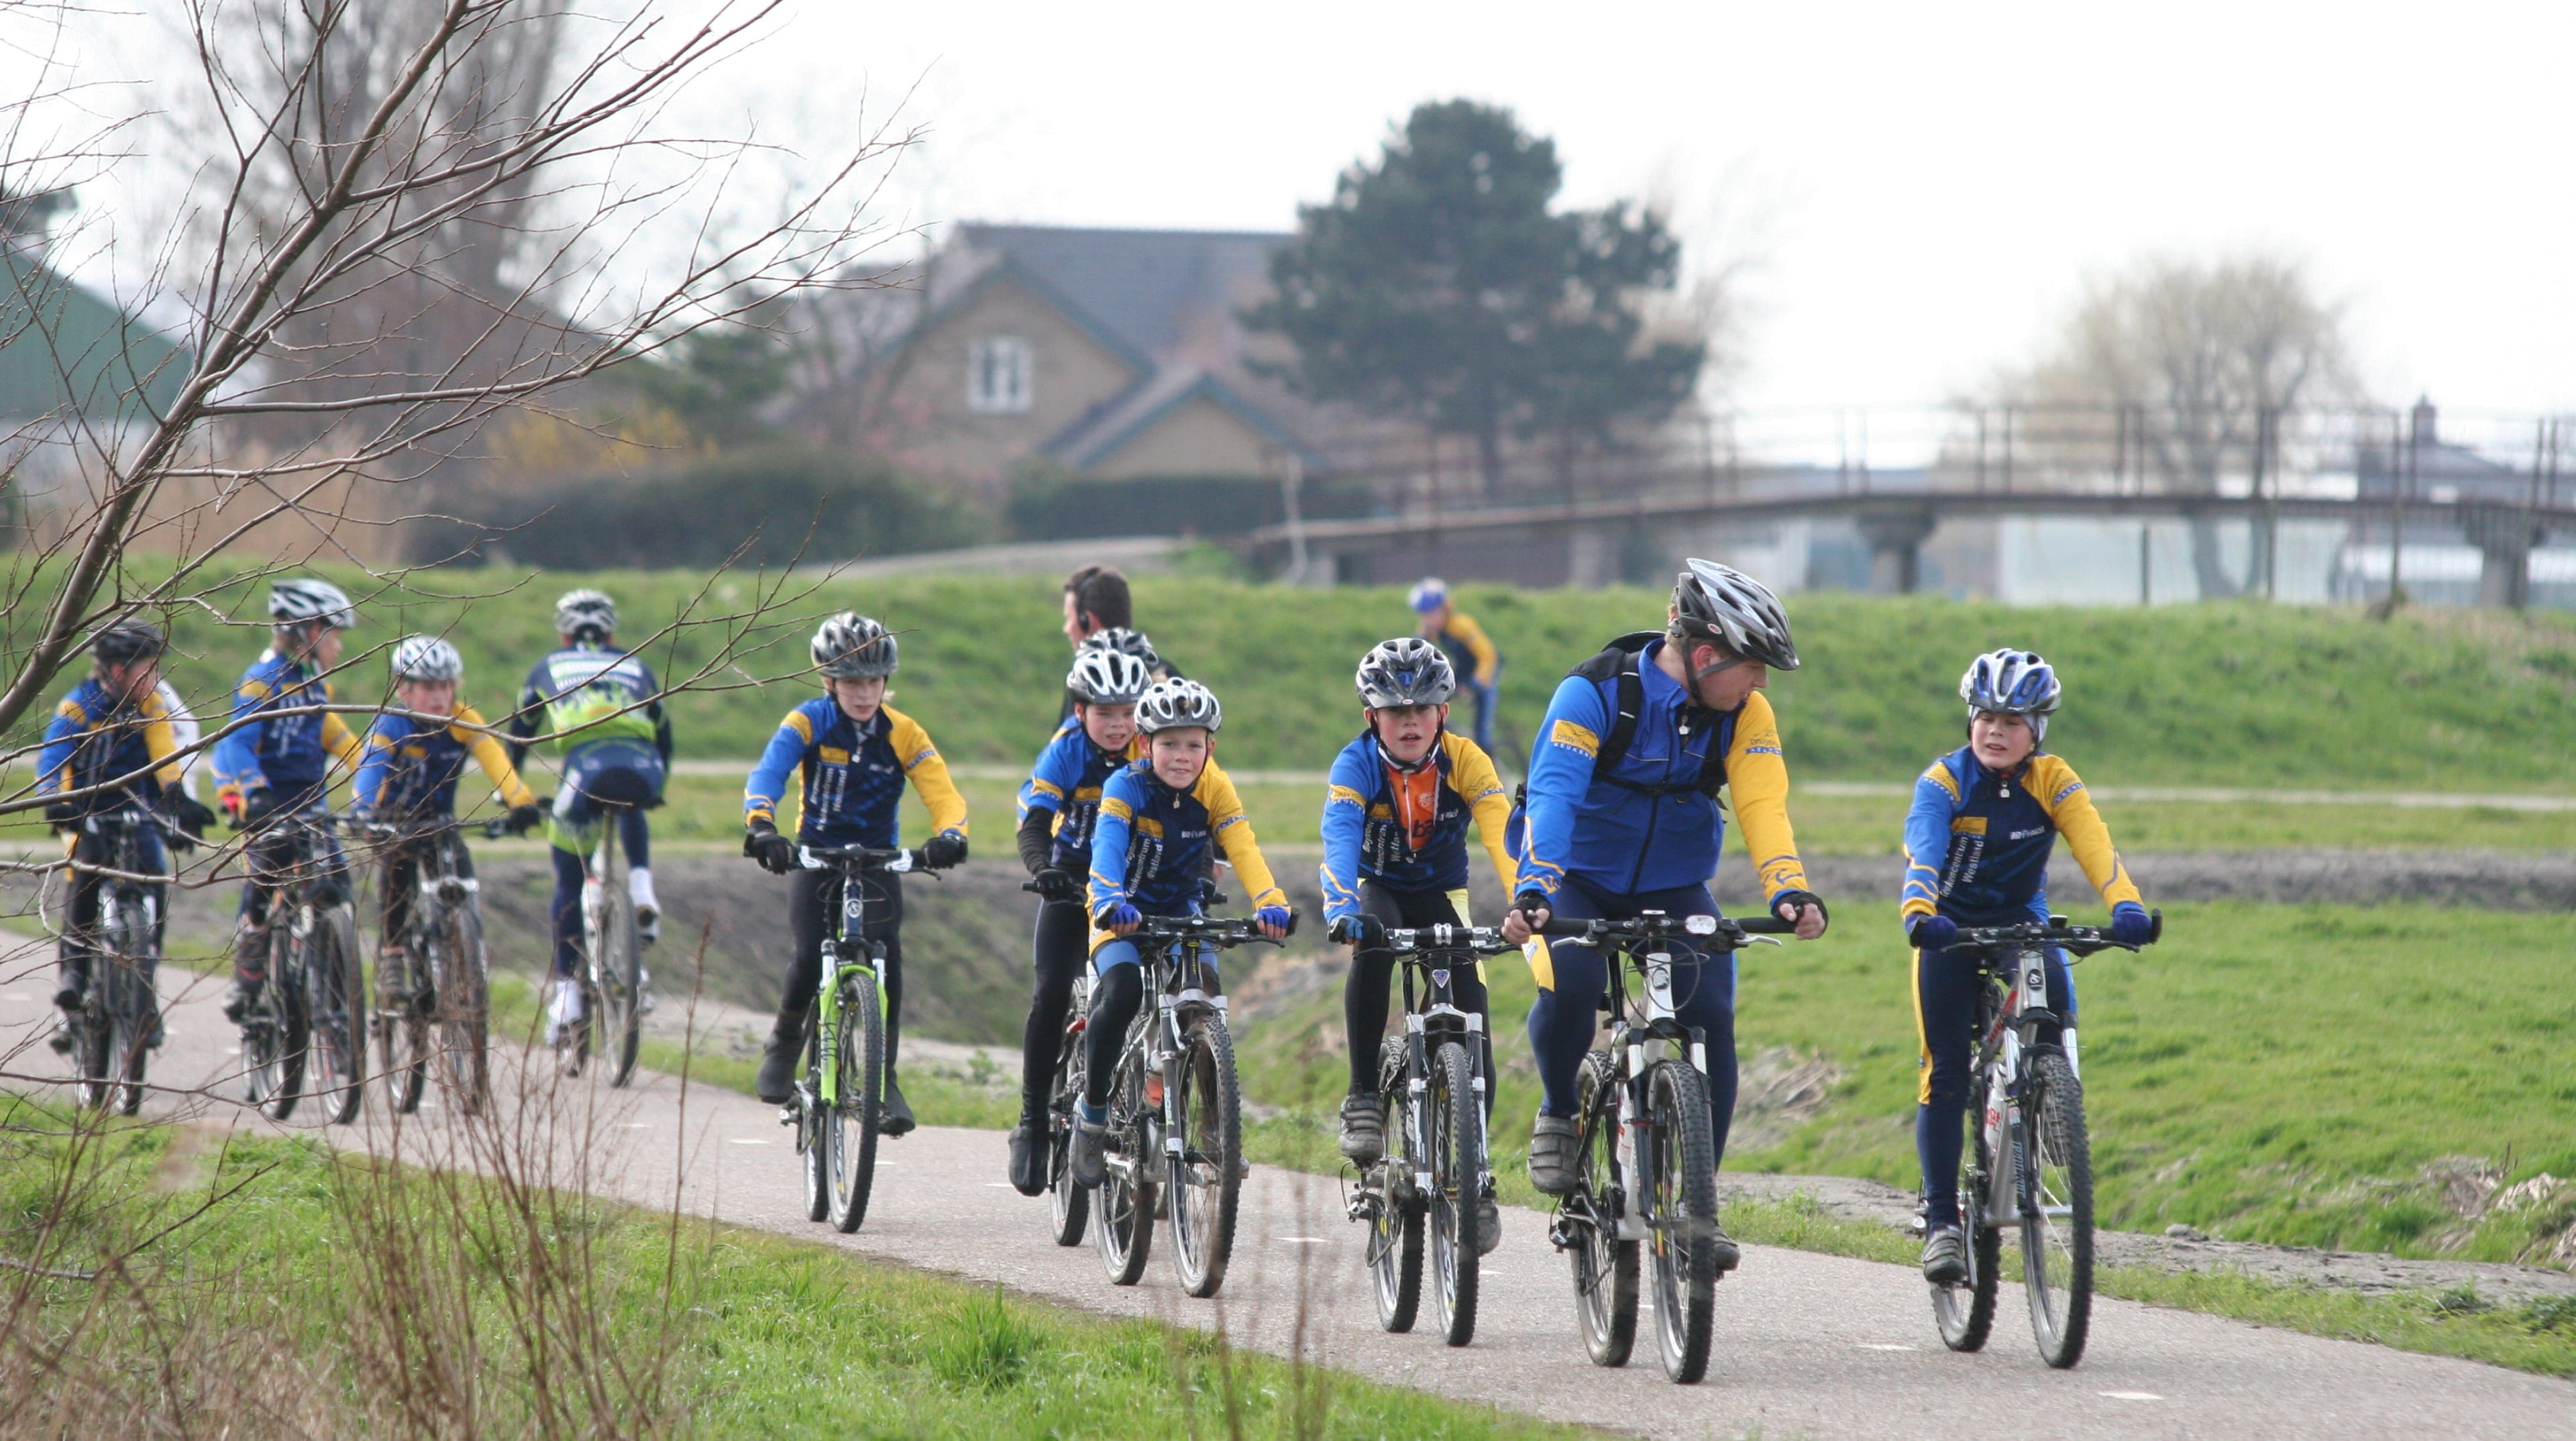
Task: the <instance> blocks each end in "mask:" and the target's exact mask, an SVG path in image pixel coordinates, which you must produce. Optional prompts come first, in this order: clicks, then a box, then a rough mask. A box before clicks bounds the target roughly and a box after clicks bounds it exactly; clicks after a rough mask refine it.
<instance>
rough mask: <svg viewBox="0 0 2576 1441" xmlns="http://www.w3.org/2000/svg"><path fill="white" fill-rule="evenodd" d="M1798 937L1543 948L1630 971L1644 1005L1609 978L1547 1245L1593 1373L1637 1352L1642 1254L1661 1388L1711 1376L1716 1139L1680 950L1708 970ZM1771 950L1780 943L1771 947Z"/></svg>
mask: <svg viewBox="0 0 2576 1441" xmlns="http://www.w3.org/2000/svg"><path fill="white" fill-rule="evenodd" d="M1794 930H1796V926H1795V925H1794V924H1793V923H1791V922H1788V921H1783V920H1779V919H1776V918H1772V917H1763V918H1761V919H1756V920H1748V921H1736V920H1729V919H1727V918H1726V917H1724V916H1674V915H1667V914H1665V913H1664V912H1662V911H1646V912H1642V913H1640V914H1639V915H1637V916H1635V917H1634V918H1632V919H1628V920H1616V921H1614V920H1590V921H1560V920H1550V921H1549V922H1548V924H1547V927H1546V929H1545V931H1544V932H1543V934H1545V935H1547V936H1549V937H1553V938H1563V939H1566V940H1576V941H1582V942H1585V943H1587V944H1589V945H1591V946H1593V947H1594V948H1596V949H1598V950H1599V951H1601V952H1602V953H1603V954H1604V956H1605V958H1607V957H1609V955H1610V953H1611V952H1616V953H1618V955H1617V960H1623V961H1626V962H1629V963H1632V964H1633V965H1634V966H1635V967H1636V969H1637V971H1638V972H1639V974H1640V976H1641V977H1642V979H1643V980H1644V981H1645V994H1644V996H1643V997H1642V998H1639V999H1638V1001H1637V1003H1636V1004H1635V1005H1634V1006H1633V1007H1631V1005H1630V1004H1629V997H1628V994H1627V984H1626V972H1627V970H1628V966H1627V965H1623V964H1618V963H1616V962H1615V961H1614V962H1613V963H1611V964H1607V965H1605V966H1604V967H1603V969H1604V971H1605V972H1606V973H1607V976H1608V980H1609V989H1608V991H1607V993H1606V994H1605V995H1604V997H1603V1007H1604V1009H1606V1010H1608V1011H1609V1013H1610V1046H1609V1049H1607V1050H1602V1051H1594V1052H1592V1053H1591V1054H1590V1055H1588V1056H1586V1057H1584V1063H1583V1069H1582V1071H1581V1073H1580V1076H1579V1093H1578V1094H1579V1099H1578V1101H1577V1112H1578V1117H1579V1119H1578V1121H1577V1126H1578V1128H1579V1136H1580V1140H1579V1142H1578V1145H1579V1148H1580V1149H1579V1150H1578V1151H1577V1156H1578V1158H1579V1164H1578V1167H1577V1172H1576V1178H1575V1188H1574V1190H1573V1191H1572V1192H1571V1193H1569V1194H1568V1195H1566V1196H1565V1197H1564V1198H1563V1199H1561V1200H1559V1201H1558V1202H1557V1207H1556V1217H1555V1220H1554V1223H1553V1224H1552V1225H1551V1226H1550V1227H1549V1229H1548V1240H1549V1242H1550V1243H1552V1244H1553V1245H1554V1246H1555V1247H1556V1248H1557V1249H1558V1250H1560V1251H1564V1252H1567V1253H1569V1255H1570V1256H1571V1258H1572V1260H1573V1263H1574V1299H1575V1309H1576V1313H1577V1316H1578V1317H1579V1319H1580V1320H1581V1322H1582V1326H1583V1340H1584V1346H1585V1348H1586V1349H1587V1350H1588V1351H1590V1352H1591V1355H1592V1360H1593V1364H1595V1365H1599V1366H1624V1365H1626V1364H1627V1362H1628V1353H1629V1351H1630V1349H1631V1348H1632V1347H1634V1346H1635V1344H1636V1340H1637V1281H1638V1249H1639V1247H1640V1246H1645V1247H1647V1248H1649V1249H1651V1250H1652V1252H1653V1254H1654V1263H1655V1277H1654V1281H1655V1331H1656V1334H1657V1336H1658V1338H1659V1339H1660V1341H1661V1348H1662V1352H1663V1360H1664V1374H1665V1375H1667V1376H1669V1377H1671V1378H1672V1379H1673V1380H1674V1381H1676V1382H1679V1383H1681V1384H1684V1385H1689V1384H1691V1383H1693V1382H1696V1381H1698V1380H1699V1379H1700V1378H1701V1377H1703V1376H1705V1375H1707V1374H1708V1349H1709V1335H1710V1329H1711V1327H1712V1326H1713V1325H1714V1323H1715V1315H1716V1309H1717V1278H1718V1265H1717V1254H1716V1250H1715V1247H1714V1246H1713V1245H1712V1244H1710V1238H1711V1237H1712V1236H1713V1235H1714V1234H1715V1232H1716V1230H1717V1139H1716V1136H1715V1133H1714V1131H1713V1129H1712V1125H1711V1121H1710V1116H1709V1095H1708V1038H1707V1035H1706V1034H1705V1033H1704V1032H1702V1031H1701V1030H1700V1029H1699V1028H1698V1027H1696V1026H1685V1025H1683V1024H1682V1023H1681V1021H1680V1020H1678V1019H1677V1018H1676V1017H1675V1016H1674V1002H1673V983H1674V975H1673V971H1674V958H1673V954H1672V951H1671V944H1672V941H1673V940H1674V938H1676V937H1683V938H1686V944H1688V945H1689V946H1690V947H1691V949H1693V950H1694V951H1697V952H1698V953H1699V954H1700V955H1701V956H1702V957H1703V958H1704V959H1703V960H1702V961H1701V963H1700V964H1701V965H1702V966H1707V965H1713V964H1715V963H1716V962H1717V961H1718V960H1719V959H1720V958H1721V957H1723V956H1725V955H1726V954H1727V953H1728V952H1731V951H1737V950H1741V949H1743V948H1744V947H1745V946H1746V945H1749V944H1751V943H1753V942H1754V941H1756V940H1762V939H1764V938H1766V937H1769V936H1774V935H1779V934H1783V933H1787V932H1791V931H1794ZM1769 944H1772V945H1777V944H1779V942H1777V941H1770V942H1769Z"/></svg>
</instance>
